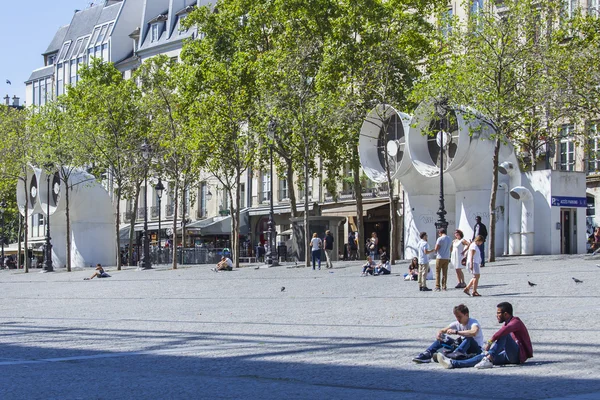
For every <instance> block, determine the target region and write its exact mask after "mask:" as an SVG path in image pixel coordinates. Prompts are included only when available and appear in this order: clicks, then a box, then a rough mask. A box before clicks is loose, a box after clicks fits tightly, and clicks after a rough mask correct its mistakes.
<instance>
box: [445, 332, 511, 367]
mask: <svg viewBox="0 0 600 400" xmlns="http://www.w3.org/2000/svg"><path fill="white" fill-rule="evenodd" d="M488 354H489V355H490V356H491V357H492V360H493V361H494V365H504V364H520V363H521V360H520V358H519V345H518V344H517V342H515V341H514V339H513V338H512V336H511V335H510V334H509V335H504V336H502V337H501V338H500V339H498V340H496V343H494V345H493V346H492V347H491V348H490V350H489V351H488ZM483 357H484V355H483V354H479V355H477V356H475V357H473V358H469V359H468V360H452V366H453V367H454V368H466V367H474V366H475V365H477V364H478V363H479V361H481V360H483Z"/></svg>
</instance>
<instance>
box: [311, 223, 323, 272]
mask: <svg viewBox="0 0 600 400" xmlns="http://www.w3.org/2000/svg"><path fill="white" fill-rule="evenodd" d="M308 245H309V246H311V249H312V266H313V271H314V269H315V261H318V262H319V269H321V248H322V247H323V242H322V241H321V239H320V238H319V237H318V236H317V233H316V232H315V233H313V236H312V239H311V240H310V242H309V243H308Z"/></svg>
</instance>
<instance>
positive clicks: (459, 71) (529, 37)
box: [415, 0, 560, 261]
mask: <svg viewBox="0 0 600 400" xmlns="http://www.w3.org/2000/svg"><path fill="white" fill-rule="evenodd" d="M464 6H465V7H466V6H468V5H467V4H465V5H464ZM554 6H555V4H554V3H553V2H552V1H551V0H550V1H542V2H539V1H530V0H505V1H503V2H502V4H501V8H497V7H496V6H495V5H489V6H488V7H486V8H484V9H481V10H478V11H477V12H476V13H472V14H471V15H470V16H469V18H468V19H467V20H465V21H459V20H457V19H455V20H454V21H451V23H450V25H449V26H450V27H451V29H450V30H445V31H444V32H443V33H444V34H445V36H443V37H442V36H441V37H440V45H439V49H438V50H439V51H438V52H437V55H438V57H437V58H435V59H434V60H433V62H432V63H431V68H432V70H431V73H430V74H428V75H427V76H425V77H424V79H423V80H422V81H421V83H420V85H419V87H418V88H417V90H416V91H415V94H416V98H418V99H423V98H436V99H437V101H438V103H443V102H445V101H448V103H449V104H450V105H452V104H455V105H464V106H469V107H471V108H470V109H464V111H465V112H466V113H470V114H471V115H470V117H472V118H476V117H478V114H476V113H477V112H480V113H482V114H483V115H484V116H485V119H484V121H483V122H484V123H486V124H488V125H489V126H490V127H491V128H492V130H493V132H495V133H494V134H493V135H492V140H494V153H493V155H492V159H491V162H492V163H493V174H492V191H491V195H490V204H489V210H490V215H491V218H490V221H489V228H490V229H489V246H490V251H489V261H494V260H495V227H496V218H495V212H496V196H497V188H498V156H499V151H500V146H501V145H502V143H514V142H515V141H521V142H523V143H526V142H527V141H529V140H535V139H536V138H537V137H538V136H539V129H531V127H532V123H535V122H534V121H533V120H532V116H536V118H537V117H538V116H541V118H542V119H543V118H545V115H550V113H546V111H550V110H557V109H560V105H557V103H555V102H556V101H560V100H558V99H560V93H559V92H558V91H557V90H556V89H557V88H556V87H553V86H552V85H549V84H548V82H550V81H551V79H550V73H551V72H550V71H549V70H548V69H547V68H546V67H547V60H548V56H549V55H550V54H552V53H551V52H553V51H558V49H557V48H555V47H552V46H554V44H553V43H551V42H549V41H546V39H547V38H548V37H549V36H550V35H546V34H545V33H546V32H547V31H546V28H547V27H553V26H555V17H556V12H555V11H554ZM540 93H544V96H545V101H543V102H540ZM471 110H476V111H475V112H471ZM546 122H550V120H548V119H547V120H546ZM528 135H531V136H530V137H528Z"/></svg>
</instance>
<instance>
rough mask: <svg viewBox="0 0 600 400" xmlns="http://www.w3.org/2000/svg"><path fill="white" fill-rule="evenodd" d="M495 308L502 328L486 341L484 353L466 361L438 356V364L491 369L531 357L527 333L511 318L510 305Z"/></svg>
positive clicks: (516, 320) (523, 325)
mask: <svg viewBox="0 0 600 400" xmlns="http://www.w3.org/2000/svg"><path fill="white" fill-rule="evenodd" d="M496 307H498V309H497V311H496V318H497V319H498V322H499V323H504V326H503V327H502V328H500V330H498V332H496V333H495V334H494V336H492V338H491V339H490V340H488V341H487V343H486V344H485V346H484V348H483V349H484V350H485V353H483V354H480V355H477V356H475V357H472V358H469V359H468V360H450V359H448V358H446V357H444V356H443V355H440V356H438V362H439V363H440V364H441V365H442V366H443V367H444V368H465V367H475V368H479V369H483V368H492V367H493V366H494V365H504V364H523V363H524V362H525V361H527V359H528V358H531V357H533V347H532V345H531V339H530V338H529V332H528V331H527V328H526V327H525V324H524V323H523V322H522V321H521V320H520V319H519V318H517V317H514V316H513V307H512V304H510V303H507V302H502V303H500V304H498V305H497V306H496ZM492 343H493V344H492Z"/></svg>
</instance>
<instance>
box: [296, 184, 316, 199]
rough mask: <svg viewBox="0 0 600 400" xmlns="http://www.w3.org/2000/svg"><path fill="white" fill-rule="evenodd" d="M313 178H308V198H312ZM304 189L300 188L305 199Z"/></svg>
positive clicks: (301, 195) (302, 197)
mask: <svg viewBox="0 0 600 400" xmlns="http://www.w3.org/2000/svg"><path fill="white" fill-rule="evenodd" d="M302 183H304V181H302ZM312 184H313V183H312V179H309V180H308V199H309V200H312ZM304 193H305V192H304V189H300V196H299V197H300V199H301V200H304Z"/></svg>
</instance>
